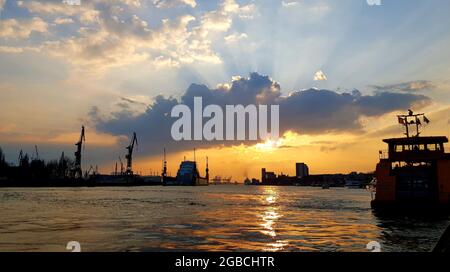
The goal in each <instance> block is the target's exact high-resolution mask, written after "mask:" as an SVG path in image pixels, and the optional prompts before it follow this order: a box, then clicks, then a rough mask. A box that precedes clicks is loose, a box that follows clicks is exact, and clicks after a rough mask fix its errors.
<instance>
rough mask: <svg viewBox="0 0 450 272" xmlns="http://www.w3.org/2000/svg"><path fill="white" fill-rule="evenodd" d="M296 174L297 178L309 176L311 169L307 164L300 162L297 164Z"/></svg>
mask: <svg viewBox="0 0 450 272" xmlns="http://www.w3.org/2000/svg"><path fill="white" fill-rule="evenodd" d="M295 174H296V176H297V178H302V177H306V176H309V168H308V165H306V163H303V162H298V163H296V164H295Z"/></svg>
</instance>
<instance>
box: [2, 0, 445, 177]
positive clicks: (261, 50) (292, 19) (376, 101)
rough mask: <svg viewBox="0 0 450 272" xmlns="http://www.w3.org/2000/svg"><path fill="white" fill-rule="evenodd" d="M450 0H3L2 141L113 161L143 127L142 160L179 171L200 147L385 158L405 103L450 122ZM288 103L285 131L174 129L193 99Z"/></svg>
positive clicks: (265, 154)
mask: <svg viewBox="0 0 450 272" xmlns="http://www.w3.org/2000/svg"><path fill="white" fill-rule="evenodd" d="M449 10H450V1H442V0H427V1H420V0H414V1H412V0H382V5H381V6H370V5H368V4H367V1H366V0H339V1H335V0H297V1H293V0H284V1H275V0H254V1H247V0H245V1H244V0H242V1H239V0H219V1H216V0H90V1H88V0H81V5H79V6H78V5H68V4H66V3H63V1H61V0H54V1H52V0H48V1H26V0H25V1H13V0H0V147H1V148H2V149H3V150H4V152H5V154H6V158H7V160H8V161H9V162H11V163H16V161H17V157H18V153H19V150H21V149H23V150H24V151H25V152H28V153H30V154H32V153H33V150H34V145H38V147H39V150H40V155H41V156H42V157H44V158H46V159H53V158H57V157H59V155H60V154H61V151H65V153H66V154H67V155H69V156H73V152H74V149H75V146H74V144H75V142H76V141H77V140H78V137H79V131H80V128H81V126H82V125H85V126H86V132H87V135H86V140H87V145H86V148H85V150H84V155H85V156H84V159H83V166H84V167H85V168H88V166H89V165H98V166H99V167H100V169H101V170H102V172H105V173H108V172H111V171H112V170H113V169H114V164H115V162H116V161H117V160H118V157H119V156H121V157H122V158H124V155H125V151H126V150H125V146H126V145H127V144H128V142H129V140H128V137H129V136H130V135H131V134H132V133H133V131H136V133H137V135H138V140H139V146H138V150H137V153H136V165H135V166H136V167H135V170H136V171H140V172H142V174H148V173H149V172H150V171H153V172H154V171H158V172H160V170H161V160H162V150H163V147H166V149H167V152H168V153H169V154H168V159H169V171H170V172H171V173H172V174H175V172H176V170H177V168H178V164H179V162H180V161H181V160H182V159H183V156H186V158H188V159H192V158H193V152H192V149H193V148H194V147H196V148H197V159H198V160H199V162H200V166H201V168H202V170H203V168H204V160H205V159H204V158H205V156H206V155H208V156H209V158H210V169H211V170H210V172H211V175H212V176H215V175H221V176H233V179H236V180H238V181H242V180H243V178H244V177H246V176H248V177H250V178H251V177H256V178H260V169H261V167H266V168H268V170H273V171H275V172H277V173H280V172H283V173H286V174H294V173H295V162H306V163H307V164H308V165H309V167H310V171H311V172H312V173H315V174H319V173H337V172H342V173H347V172H350V171H364V172H366V171H373V170H374V169H375V164H376V162H377V160H378V150H382V149H385V146H384V144H383V143H382V141H381V140H382V139H383V138H386V137H401V134H402V128H401V126H399V125H398V123H397V119H396V117H395V115H396V114H397V113H405V112H406V111H407V110H408V109H409V108H411V109H412V110H414V111H420V112H425V113H427V115H428V117H429V119H431V123H430V124H429V125H427V126H426V127H424V135H435V134H438V135H445V136H449V133H450V50H449V48H450V30H449V28H448V26H449V25H450V16H448V11H449ZM194 96H203V97H204V104H205V103H206V104H208V103H214V104H219V105H225V104H244V105H245V104H258V103H262V104H277V105H280V129H281V132H282V137H281V139H280V140H279V141H277V142H265V143H256V142H245V143H240V142H206V141H202V142H174V141H173V140H172V139H171V137H170V127H171V125H172V122H173V121H175V119H173V118H170V111H171V109H172V107H173V106H175V105H176V104H178V103H183V104H188V105H190V104H191V103H192V99H193V97H194Z"/></svg>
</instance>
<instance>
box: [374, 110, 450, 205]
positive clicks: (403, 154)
mask: <svg viewBox="0 0 450 272" xmlns="http://www.w3.org/2000/svg"><path fill="white" fill-rule="evenodd" d="M398 121H399V123H400V124H401V125H403V126H404V127H405V130H406V133H405V135H406V137H402V138H391V139H384V140H383V142H385V143H386V144H387V145H388V151H387V152H383V151H380V161H379V163H378V164H377V166H376V171H375V178H376V185H375V195H374V198H373V200H372V201H371V206H372V208H373V209H374V210H377V211H387V210H397V209H396V208H399V209H401V210H423V211H426V212H430V211H432V212H434V211H442V210H444V211H449V210H450V209H449V207H450V153H446V152H445V146H444V145H445V144H446V143H448V138H447V137H445V136H428V137H423V136H421V135H420V134H421V132H420V128H421V127H422V122H423V123H429V122H430V120H429V119H428V118H427V117H426V116H425V114H414V113H413V112H412V111H411V110H409V113H408V114H407V115H398ZM412 126H413V127H414V128H415V130H416V133H415V134H413V135H411V133H410V130H411V127H412ZM393 208H394V209H393Z"/></svg>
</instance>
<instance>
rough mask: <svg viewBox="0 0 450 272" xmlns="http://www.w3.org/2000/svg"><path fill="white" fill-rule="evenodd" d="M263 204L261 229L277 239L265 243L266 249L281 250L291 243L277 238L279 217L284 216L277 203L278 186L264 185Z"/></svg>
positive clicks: (265, 233) (263, 232)
mask: <svg viewBox="0 0 450 272" xmlns="http://www.w3.org/2000/svg"><path fill="white" fill-rule="evenodd" d="M263 189H264V192H263V198H262V200H263V201H262V206H263V207H264V210H263V211H262V212H261V214H260V215H259V216H260V217H261V219H262V222H261V224H260V226H261V227H263V229H262V230H261V231H260V232H261V233H262V234H264V235H266V236H268V237H269V238H271V239H275V241H273V242H272V241H271V242H268V243H267V244H266V245H265V248H264V250H265V251H280V250H283V249H284V247H285V246H287V245H288V244H289V242H288V241H283V240H276V237H277V231H276V225H277V222H278V219H279V218H281V217H282V214H281V213H280V207H279V205H278V203H277V201H278V198H279V192H278V187H264V188H263Z"/></svg>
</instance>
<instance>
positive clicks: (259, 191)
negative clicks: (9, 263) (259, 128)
mask: <svg viewBox="0 0 450 272" xmlns="http://www.w3.org/2000/svg"><path fill="white" fill-rule="evenodd" d="M0 218H1V219H0V251H67V250H66V244H67V243H68V242H69V241H78V242H79V243H80V245H81V250H82V251H187V250H189V251H190V250H193V251H203V250H208V251H362V252H364V251H367V249H366V245H367V244H368V243H369V242H371V241H375V242H378V243H379V244H380V245H381V250H382V251H429V250H431V249H432V248H433V246H434V244H435V243H436V242H437V240H438V239H439V237H440V235H441V233H442V232H443V231H444V229H445V228H446V226H447V225H448V223H449V222H450V220H449V219H450V218H449V217H439V218H418V217H405V216H401V217H400V216H395V217H389V218H382V217H377V216H376V215H374V214H373V213H372V211H371V209H370V194H369V192H367V191H365V190H351V189H345V188H332V189H330V190H322V189H321V188H307V187H263V186H238V185H221V186H207V187H162V186H157V187H115V188H113V187H111V188H30V189H23V188H0Z"/></svg>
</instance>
